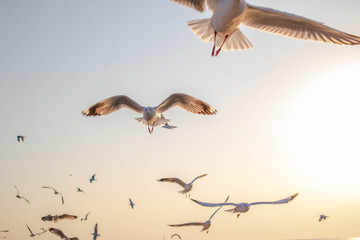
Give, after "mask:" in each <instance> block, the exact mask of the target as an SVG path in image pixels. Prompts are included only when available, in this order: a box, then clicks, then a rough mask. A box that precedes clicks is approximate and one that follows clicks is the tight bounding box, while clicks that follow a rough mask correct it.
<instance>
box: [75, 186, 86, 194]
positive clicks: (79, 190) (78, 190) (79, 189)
mask: <svg viewBox="0 0 360 240" xmlns="http://www.w3.org/2000/svg"><path fill="white" fill-rule="evenodd" d="M76 191H77V192H82V193H83V192H84V190H82V189H81V188H78V187H77V188H76Z"/></svg>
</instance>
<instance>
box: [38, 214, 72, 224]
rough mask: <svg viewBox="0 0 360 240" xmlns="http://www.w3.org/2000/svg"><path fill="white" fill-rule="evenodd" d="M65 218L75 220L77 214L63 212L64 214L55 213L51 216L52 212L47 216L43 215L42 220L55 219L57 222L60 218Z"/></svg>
mask: <svg viewBox="0 0 360 240" xmlns="http://www.w3.org/2000/svg"><path fill="white" fill-rule="evenodd" d="M63 219H69V220H74V219H77V216H75V215H70V214H62V215H59V216H58V215H54V216H51V215H50V214H49V215H47V216H45V217H42V218H41V220H43V221H44V222H45V221H49V222H51V221H54V222H55V223H57V222H58V221H59V220H63Z"/></svg>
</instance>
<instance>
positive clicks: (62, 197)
mask: <svg viewBox="0 0 360 240" xmlns="http://www.w3.org/2000/svg"><path fill="white" fill-rule="evenodd" d="M59 194H60V195H61V202H62V204H63V205H64V196H63V195H62V193H59Z"/></svg>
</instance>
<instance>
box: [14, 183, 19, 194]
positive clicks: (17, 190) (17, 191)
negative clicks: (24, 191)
mask: <svg viewBox="0 0 360 240" xmlns="http://www.w3.org/2000/svg"><path fill="white" fill-rule="evenodd" d="M15 188H16V193H17V195H19V189H18V188H17V186H16V185H15Z"/></svg>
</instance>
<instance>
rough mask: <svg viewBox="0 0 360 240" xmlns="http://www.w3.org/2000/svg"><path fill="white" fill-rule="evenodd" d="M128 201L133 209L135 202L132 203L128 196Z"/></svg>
mask: <svg viewBox="0 0 360 240" xmlns="http://www.w3.org/2000/svg"><path fill="white" fill-rule="evenodd" d="M129 202H130V204H129V205H130V206H131V208H132V209H134V206H135V203H133V201H132V200H131V198H129Z"/></svg>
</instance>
